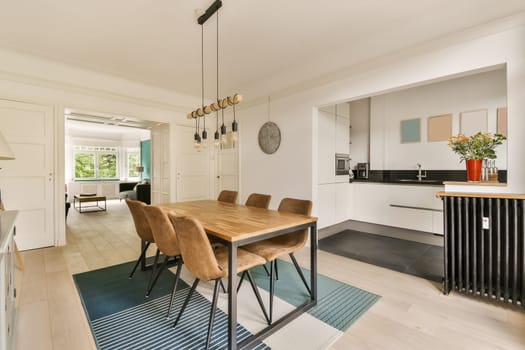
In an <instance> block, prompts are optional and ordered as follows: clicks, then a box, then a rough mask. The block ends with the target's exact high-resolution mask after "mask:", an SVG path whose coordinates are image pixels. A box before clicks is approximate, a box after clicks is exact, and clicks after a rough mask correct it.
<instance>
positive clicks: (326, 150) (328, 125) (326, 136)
mask: <svg viewBox="0 0 525 350" xmlns="http://www.w3.org/2000/svg"><path fill="white" fill-rule="evenodd" d="M334 118H335V116H334V115H333V114H330V113H326V112H323V111H319V118H318V125H319V127H318V133H319V140H318V151H317V152H318V153H317V156H318V158H317V167H318V177H319V179H318V183H319V184H326V183H333V182H334V181H335V153H336V152H335V143H334V140H335V125H334V120H335V119H334Z"/></svg>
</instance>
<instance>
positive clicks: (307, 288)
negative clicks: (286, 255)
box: [290, 253, 312, 295]
mask: <svg viewBox="0 0 525 350" xmlns="http://www.w3.org/2000/svg"><path fill="white" fill-rule="evenodd" d="M290 259H292V262H293V264H294V266H295V269H296V270H297V272H298V273H299V276H301V280H302V281H303V283H304V286H305V287H306V290H307V291H308V294H310V295H312V291H311V290H310V287H309V286H308V283H307V282H306V278H304V275H303V271H302V270H301V267H300V266H299V264H298V263H297V260H296V259H295V256H294V255H293V253H290Z"/></svg>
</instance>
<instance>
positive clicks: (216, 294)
mask: <svg viewBox="0 0 525 350" xmlns="http://www.w3.org/2000/svg"><path fill="white" fill-rule="evenodd" d="M220 280H221V279H220V278H219V279H216V280H215V287H214V288H213V298H212V301H211V310H210V320H209V322H208V335H207V336H206V350H207V349H208V348H209V346H210V340H211V333H212V332H213V320H214V319H215V311H216V309H217V298H218V297H219V284H220V283H219V281H220Z"/></svg>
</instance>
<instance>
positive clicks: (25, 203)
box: [0, 100, 55, 250]
mask: <svg viewBox="0 0 525 350" xmlns="http://www.w3.org/2000/svg"><path fill="white" fill-rule="evenodd" d="M53 120H54V118H53V109H52V107H49V106H40V105H36V104H30V103H23V102H14V101H6V100H0V130H1V131H2V133H3V134H4V137H5V138H6V140H7V142H8V143H9V145H10V146H11V149H12V150H13V153H14V155H15V158H16V159H15V160H2V161H0V168H2V170H0V190H1V191H2V201H3V202H4V205H5V207H6V209H8V210H9V209H13V210H15V209H16V210H18V211H19V214H18V218H17V222H16V242H17V245H18V248H19V249H20V250H26V249H35V248H41V247H48V246H52V245H54V243H55V235H54V226H55V225H54V220H53V217H54V215H53V208H54V202H55V199H54V174H53V164H54V156H53V155H54V151H53V147H54V145H53V140H54V137H53V136H54V124H53Z"/></svg>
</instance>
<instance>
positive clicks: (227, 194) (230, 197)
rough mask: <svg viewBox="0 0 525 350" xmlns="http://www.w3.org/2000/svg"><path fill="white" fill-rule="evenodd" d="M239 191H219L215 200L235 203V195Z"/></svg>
mask: <svg viewBox="0 0 525 350" xmlns="http://www.w3.org/2000/svg"><path fill="white" fill-rule="evenodd" d="M238 194H239V192H237V191H228V190H224V191H221V193H219V197H217V200H218V201H219V202H226V203H235V202H236V201H237V195H238Z"/></svg>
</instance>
